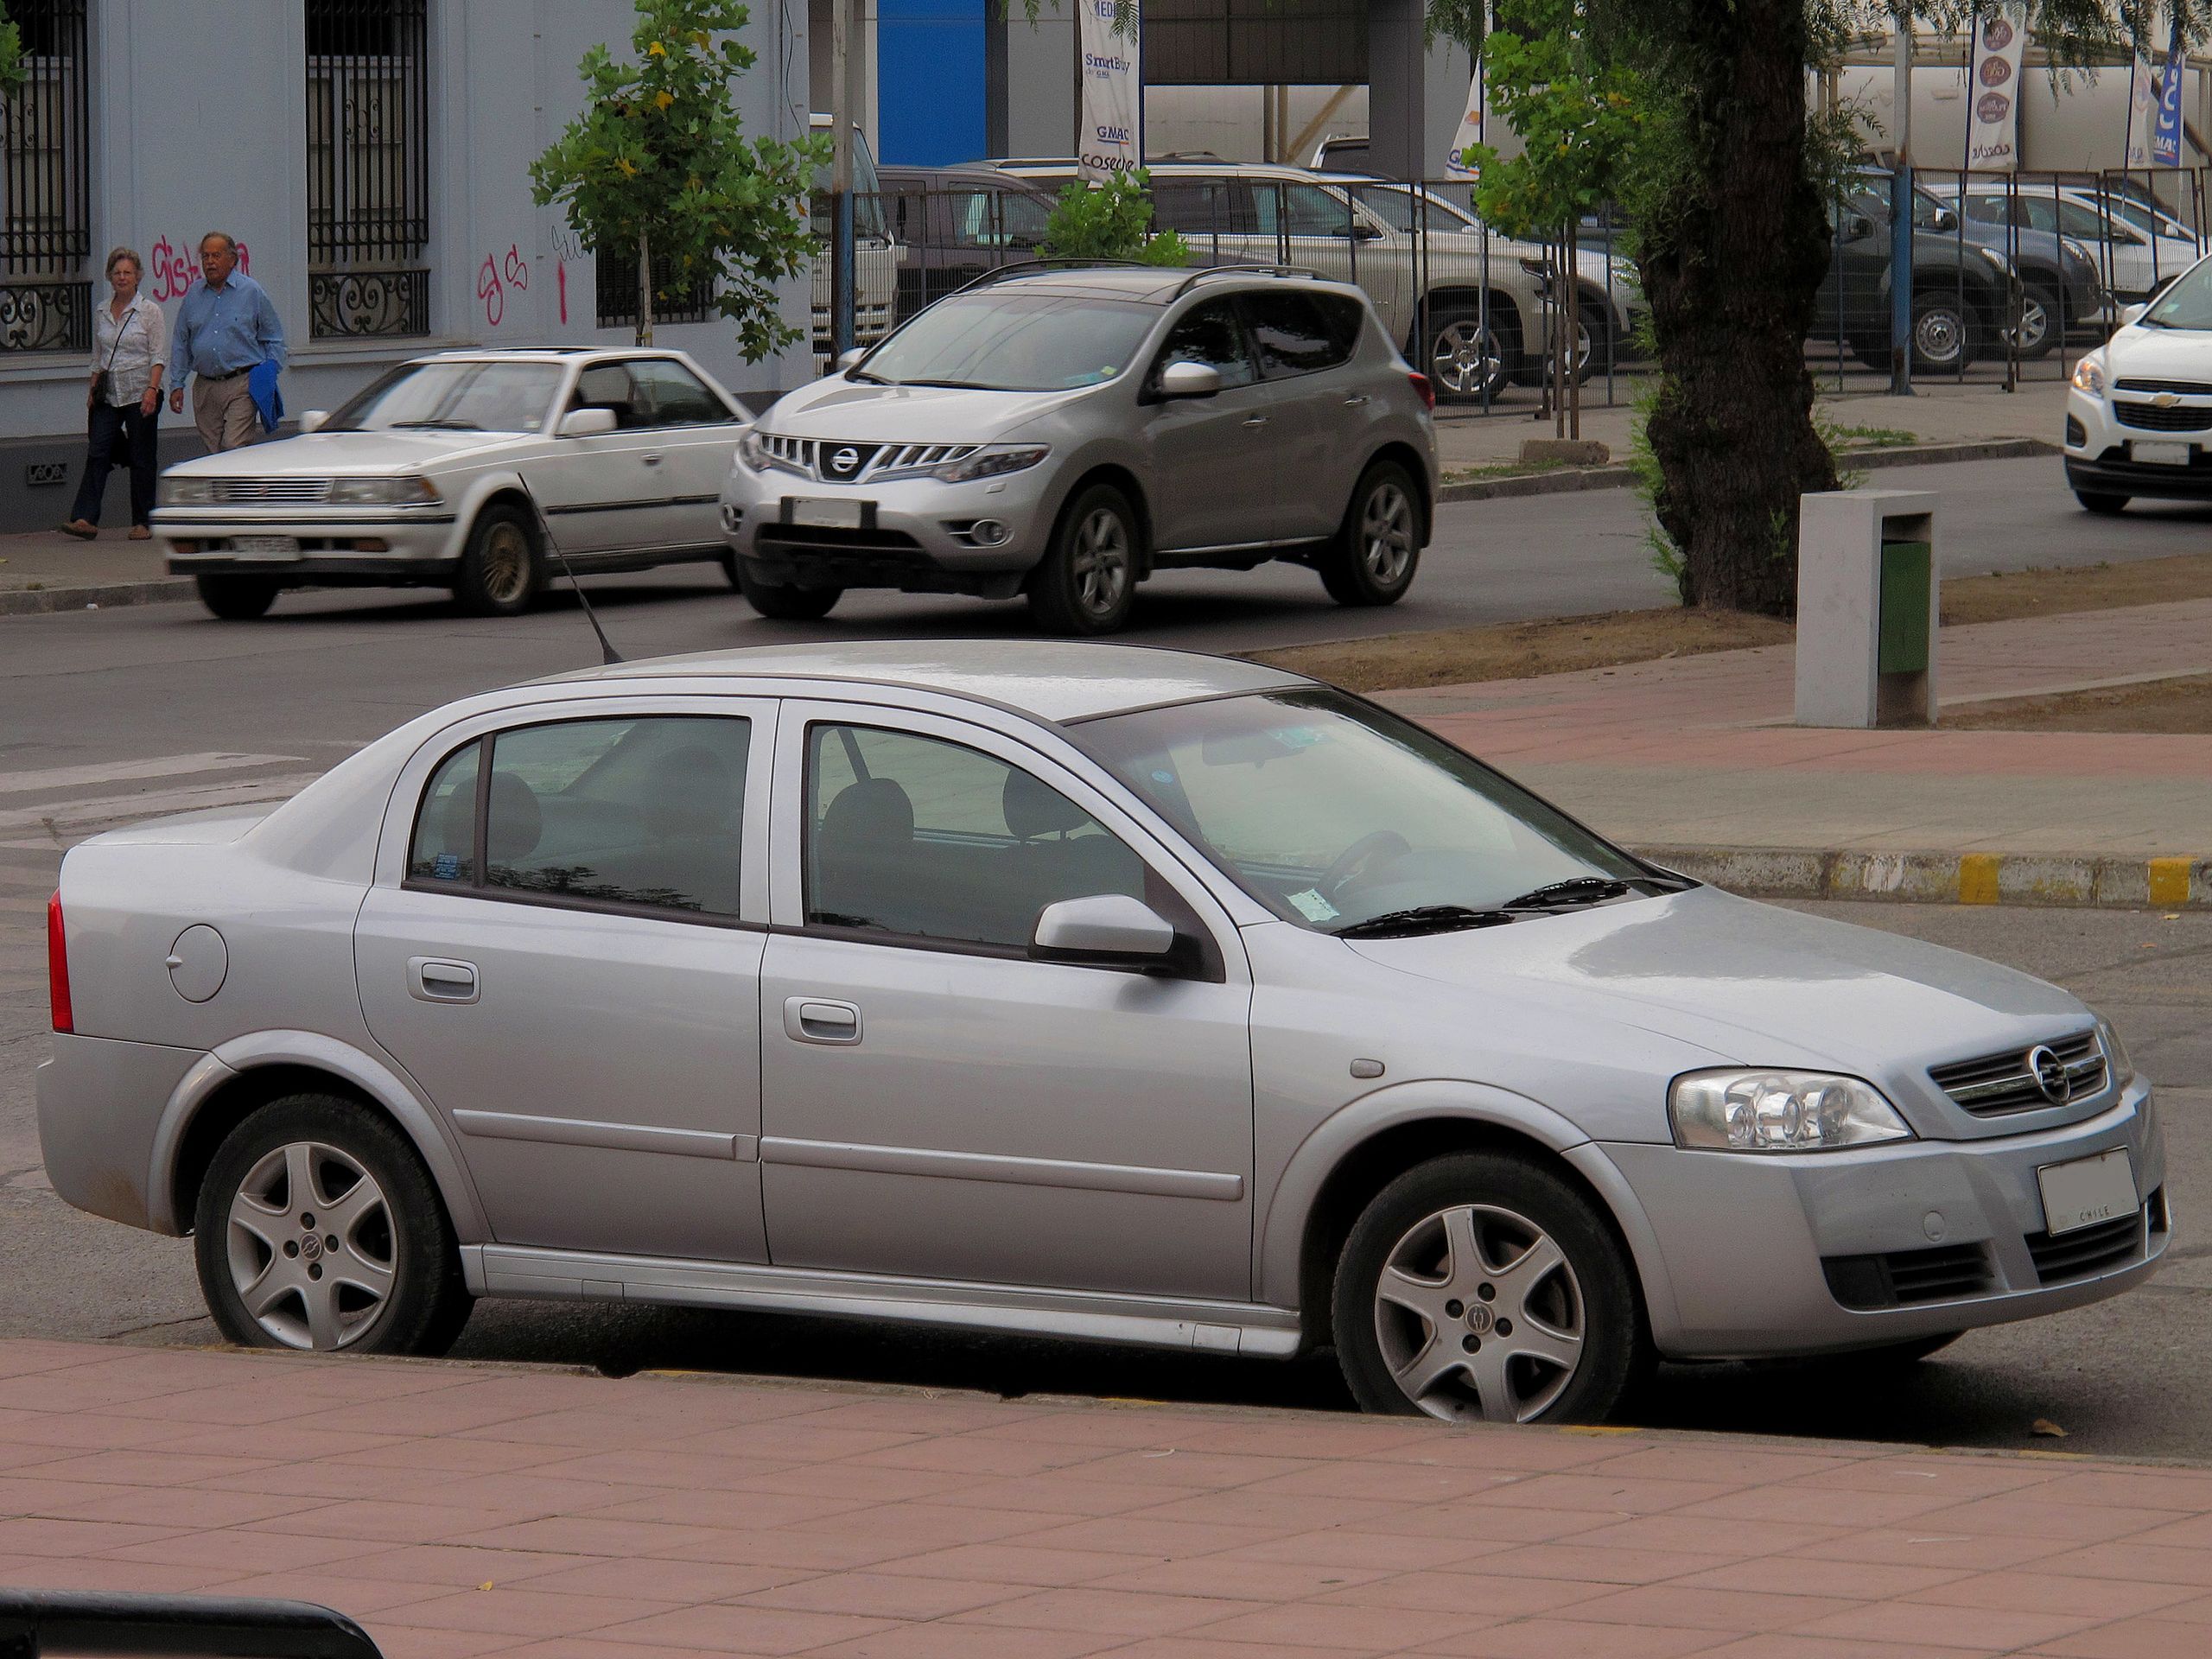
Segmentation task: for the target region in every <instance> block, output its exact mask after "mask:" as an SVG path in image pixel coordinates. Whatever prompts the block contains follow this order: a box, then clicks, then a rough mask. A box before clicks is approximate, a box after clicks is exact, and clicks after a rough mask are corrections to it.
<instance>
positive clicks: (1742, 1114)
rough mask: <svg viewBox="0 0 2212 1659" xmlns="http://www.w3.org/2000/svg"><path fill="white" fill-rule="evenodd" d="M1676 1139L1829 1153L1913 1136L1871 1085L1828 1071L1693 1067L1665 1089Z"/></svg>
mask: <svg viewBox="0 0 2212 1659" xmlns="http://www.w3.org/2000/svg"><path fill="white" fill-rule="evenodd" d="M1667 1116H1669V1118H1670V1119H1671V1120H1672V1121H1673V1122H1674V1127H1675V1145H1677V1146H1681V1147H1697V1148H1700V1149H1702V1150H1705V1151H1710V1152H1834V1151H1836V1150H1837V1149H1838V1148H1840V1147H1865V1146H1872V1145H1874V1144H1876V1143H1878V1142H1879V1141H1910V1140H1911V1139H1912V1131H1911V1129H1910V1128H1907V1127H1906V1125H1905V1121H1904V1119H1903V1118H1901V1117H1899V1116H1897V1108H1896V1107H1894V1106H1892V1105H1891V1104H1890V1103H1889V1102H1888V1101H1887V1100H1886V1099H1885V1098H1884V1097H1883V1096H1882V1093H1881V1091H1880V1090H1878V1089H1876V1088H1875V1087H1874V1086H1873V1085H1872V1084H1866V1083H1862V1082H1860V1081H1859V1079H1858V1078H1857V1077H1837V1076H1835V1075H1834V1074H1832V1073H1829V1072H1826V1071H1692V1072H1690V1073H1688V1075H1686V1076H1683V1077H1677V1078H1675V1084H1674V1087H1673V1088H1671V1089H1669V1090H1668V1091H1667Z"/></svg>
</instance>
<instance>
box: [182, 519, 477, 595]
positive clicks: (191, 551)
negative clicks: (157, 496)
mask: <svg viewBox="0 0 2212 1659" xmlns="http://www.w3.org/2000/svg"><path fill="white" fill-rule="evenodd" d="M153 529H154V538H155V540H156V541H157V542H159V543H161V547H162V554H163V556H165V558H166V560H167V562H168V569H169V574H170V575H180V576H194V575H255V576H265V577H270V578H272V579H274V580H276V581H279V582H331V581H334V580H335V581H354V582H451V581H452V580H453V575H454V567H455V565H456V563H458V561H459V559H460V557H461V524H460V521H459V520H458V518H456V517H455V515H454V513H453V512H450V511H446V510H442V509H440V510H435V511H433V510H429V509H395V508H381V509H379V508H361V509H359V510H358V511H353V512H321V513H312V514H310V513H286V514H283V515H281V516H279V515H277V514H274V513H269V514H262V513H249V512H237V511H235V510H229V509H225V508H220V507H215V508H207V507H160V508H156V510H155V512H154V524H153ZM242 537H289V538H290V539H291V540H292V541H293V542H295V543H297V544H298V550H297V551H296V553H283V554H270V553H262V552H253V553H249V552H243V551H241V550H239V548H238V542H239V540H240V538H242Z"/></svg>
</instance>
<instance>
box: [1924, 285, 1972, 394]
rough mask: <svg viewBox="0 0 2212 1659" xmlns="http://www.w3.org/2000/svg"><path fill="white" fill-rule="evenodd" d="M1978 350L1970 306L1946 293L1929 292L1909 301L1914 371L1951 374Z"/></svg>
mask: <svg viewBox="0 0 2212 1659" xmlns="http://www.w3.org/2000/svg"><path fill="white" fill-rule="evenodd" d="M1980 350H1981V323H1980V320H1979V319H1978V318H1977V317H1976V316H1975V315H1974V308H1973V307H1972V306H1970V305H1962V304H1961V303H1960V302H1959V301H1958V300H1957V299H1956V298H1955V297H1954V296H1951V295H1948V294H1929V295H1924V296H1922V297H1921V298H1919V299H1917V300H1915V301H1914V302H1913V305H1912V367H1913V372H1914V373H1916V374H1953V373H1956V372H1958V371H1959V370H1960V369H1961V368H1963V367H1964V366H1965V365H1967V364H1968V363H1971V362H1973V361H1974V358H1975V356H1976V355H1977V354H1978V353H1980Z"/></svg>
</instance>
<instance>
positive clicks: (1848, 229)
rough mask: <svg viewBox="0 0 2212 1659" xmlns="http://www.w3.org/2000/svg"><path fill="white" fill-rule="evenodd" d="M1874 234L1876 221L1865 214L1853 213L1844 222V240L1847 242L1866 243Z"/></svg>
mask: <svg viewBox="0 0 2212 1659" xmlns="http://www.w3.org/2000/svg"><path fill="white" fill-rule="evenodd" d="M1873 234H1874V221H1873V220H1872V219H1869V218H1867V217H1866V214H1864V213H1853V215H1852V216H1851V217H1850V218H1849V219H1846V220H1844V221H1843V239H1844V240H1845V241H1847V242H1864V241H1865V240H1866V238H1868V237H1870V236H1872V235H1873Z"/></svg>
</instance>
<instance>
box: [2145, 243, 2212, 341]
mask: <svg viewBox="0 0 2212 1659" xmlns="http://www.w3.org/2000/svg"><path fill="white" fill-rule="evenodd" d="M2143 321H2145V322H2146V323H2148V324H2150V325H2151V326H2152V327H2154V328H2190V329H2212V260H2204V261H2200V262H2199V263H2197V264H2194V265H2191V266H2190V268H2189V269H2188V270H2185V271H2183V273H2182V274H2181V275H2180V276H2179V277H2176V278H2174V280H2173V282H2172V283H2171V284H2170V285H2169V286H2168V287H2167V289H2166V291H2165V292H2164V293H2163V294H2161V295H2159V296H2158V298H2157V299H2156V300H2155V301H2153V302H2152V306H2151V308H2150V310H2149V311H2148V312H2146V313H2145V314H2144V317H2143Z"/></svg>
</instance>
